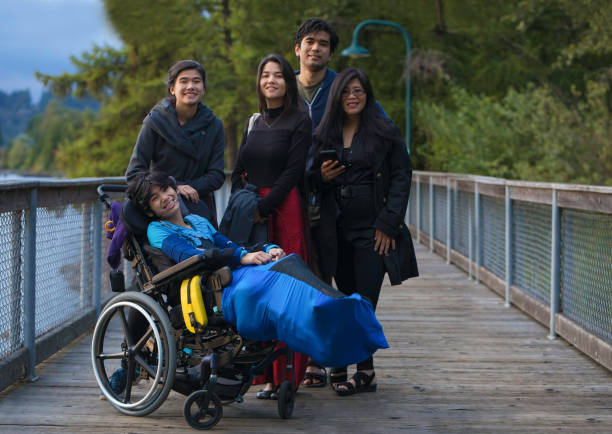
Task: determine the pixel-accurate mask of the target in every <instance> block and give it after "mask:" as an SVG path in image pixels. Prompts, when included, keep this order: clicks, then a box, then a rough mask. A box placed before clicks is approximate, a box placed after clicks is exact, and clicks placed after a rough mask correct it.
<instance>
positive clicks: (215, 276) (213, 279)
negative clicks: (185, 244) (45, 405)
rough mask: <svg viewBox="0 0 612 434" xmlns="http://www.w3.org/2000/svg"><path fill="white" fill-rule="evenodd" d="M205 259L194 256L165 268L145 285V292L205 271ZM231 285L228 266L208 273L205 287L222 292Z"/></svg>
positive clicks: (202, 256)
mask: <svg viewBox="0 0 612 434" xmlns="http://www.w3.org/2000/svg"><path fill="white" fill-rule="evenodd" d="M206 262H207V258H205V257H204V255H195V256H192V257H191V258H189V259H185V260H184V261H181V262H179V263H178V264H176V265H173V266H171V267H170V268H166V269H165V270H164V271H162V272H160V273H157V274H156V275H155V276H153V278H152V279H151V281H150V282H148V283H146V284H145V288H144V289H145V290H146V289H150V288H152V287H154V286H159V285H163V284H166V283H168V282H171V281H174V280H178V279H183V278H186V277H189V276H193V275H194V274H197V273H198V272H200V271H202V270H203V269H205V268H206V267H205V264H206ZM230 283H232V270H231V269H230V268H229V267H228V266H224V267H221V268H219V269H217V270H215V271H213V272H211V273H210V276H209V277H208V279H207V282H206V284H207V287H208V288H209V289H211V290H213V291H215V292H218V291H220V290H222V289H223V288H224V287H226V286H228V285H229V284H230Z"/></svg>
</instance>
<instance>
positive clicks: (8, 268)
mask: <svg viewBox="0 0 612 434" xmlns="http://www.w3.org/2000/svg"><path fill="white" fill-rule="evenodd" d="M103 183H118V184H124V183H125V178H123V177H116V178H84V179H74V180H58V179H51V178H48V179H47V178H38V179H36V180H24V179H20V180H10V181H0V372H1V373H2V375H0V390H2V389H4V388H5V387H7V386H8V385H10V384H12V383H13V382H15V381H16V380H18V379H20V378H26V379H29V380H35V379H36V373H35V366H36V364H37V363H39V362H41V361H42V360H44V359H46V358H47V357H49V356H50V355H52V354H54V353H55V352H56V351H58V350H59V349H61V348H62V347H64V346H65V345H67V344H69V343H70V342H72V341H73V340H74V339H75V338H76V337H78V336H79V335H81V334H83V333H85V332H87V331H89V329H90V328H91V327H92V326H93V324H94V323H95V320H96V317H97V314H98V313H99V312H100V308H101V305H102V302H103V300H104V299H105V298H107V297H109V296H110V295H111V293H110V288H109V282H108V279H107V278H105V276H108V272H109V271H110V269H109V267H108V265H107V262H106V260H103V258H105V252H106V249H107V248H108V240H107V239H106V238H105V237H103V236H102V232H103V229H102V228H103V221H104V220H105V219H106V216H107V212H106V210H103V207H102V204H101V202H100V201H99V200H97V195H96V188H97V186H98V185H100V184H103ZM229 191H230V183H229V176H226V182H225V184H224V185H223V187H222V188H221V189H220V190H218V191H217V192H215V198H216V201H217V213H218V215H219V216H221V215H222V214H223V210H224V209H225V206H226V204H227V201H228V199H229ZM130 271H131V270H130V266H129V264H128V263H127V262H125V263H124V272H125V273H126V281H129V278H130V277H129V276H130Z"/></svg>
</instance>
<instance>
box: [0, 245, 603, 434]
mask: <svg viewBox="0 0 612 434" xmlns="http://www.w3.org/2000/svg"><path fill="white" fill-rule="evenodd" d="M416 248H417V255H418V261H419V268H420V272H421V277H419V278H417V279H411V280H408V281H406V282H404V284H402V285H400V286H394V287H391V286H389V285H388V284H385V286H384V287H383V291H382V294H381V298H380V302H379V307H378V311H377V316H378V318H379V320H380V322H381V323H382V325H383V327H384V329H385V333H386V336H387V339H388V341H389V344H390V345H391V348H390V349H387V350H383V351H380V352H378V353H377V354H376V355H375V359H374V360H375V365H376V373H377V378H378V381H379V386H378V391H377V392H376V393H369V394H363V395H355V396H351V397H345V398H342V397H338V396H336V395H335V393H333V391H332V390H331V389H330V388H328V387H326V388H324V389H308V388H300V390H299V392H298V396H297V400H296V407H295V411H294V413H293V417H292V418H291V419H288V420H281V419H279V418H278V415H277V410H276V403H275V402H272V401H261V400H257V399H255V396H254V392H255V391H256V390H257V389H256V388H255V387H254V388H253V389H251V392H249V393H248V395H247V397H246V399H245V402H244V403H242V404H232V405H230V406H226V407H224V415H223V419H221V421H220V422H219V424H218V425H217V426H216V427H215V428H214V429H213V432H219V433H225V432H232V433H261V432H266V433H293V432H302V433H303V432H307V433H310V432H317V433H320V434H322V433H388V432H403V433H405V432H415V433H434V432H435V433H448V432H465V433H475V432H482V433H497V432H523V433H534V432H558V431H561V432H572V433H576V432H580V433H584V432H597V433H604V432H608V433H609V432H612V374H611V373H610V372H609V371H608V370H606V369H605V368H603V367H602V366H600V365H598V364H596V363H594V362H593V361H592V360H591V359H589V358H588V357H586V356H584V355H582V354H581V353H579V352H578V351H577V350H575V349H574V348H573V347H571V346H570V345H569V344H568V343H566V342H565V341H563V340H561V339H557V340H549V339H548V338H547V330H546V329H544V328H543V327H542V326H540V325H539V324H537V323H536V322H535V321H533V320H531V319H529V318H528V317H527V316H525V315H524V314H523V313H521V312H520V311H519V310H517V309H516V308H505V307H504V303H503V300H502V299H501V298H499V297H498V296H497V295H496V294H494V293H493V292H491V291H490V290H488V289H487V288H486V287H484V286H482V285H480V284H476V283H474V282H473V281H470V280H468V279H467V276H466V274H465V273H463V272H462V271H460V270H459V269H457V268H456V267H454V266H451V265H446V263H445V262H444V261H443V260H442V259H441V258H440V257H438V256H436V255H434V254H432V253H430V252H429V251H427V250H425V249H424V248H423V247H422V246H416ZM90 344H91V333H86V334H85V335H83V337H81V338H79V339H78V340H77V341H76V342H74V343H73V344H71V345H70V346H68V347H67V348H66V349H65V350H63V351H61V352H60V353H58V354H56V355H55V356H53V357H51V358H49V359H48V360H47V361H45V362H43V363H42V364H40V365H39V366H38V367H37V373H38V375H39V376H40V379H39V380H38V381H37V382H34V383H20V384H16V385H14V386H11V387H9V388H8V389H6V390H5V391H3V392H2V393H1V394H0V432H11V433H13V432H20V433H26V432H48V433H56V432H57V433H60V432H61V433H77V432H78V433H82V432H87V433H93V432H100V433H102V432H104V433H124V432H125V433H128V432H129V433H133V432H138V433H157V432H172V433H183V432H185V433H188V432H190V433H193V432H196V431H195V430H193V429H191V428H190V427H189V426H188V425H187V424H186V422H185V421H184V419H183V416H182V411H183V402H184V397H183V396H182V395H179V394H176V393H174V392H172V393H171V395H170V397H169V398H168V400H167V401H166V402H165V403H164V404H163V405H162V406H161V408H160V409H158V410H157V411H156V412H154V413H153V414H151V415H149V416H147V417H142V418H137V417H129V416H124V415H122V414H120V413H118V412H117V411H115V410H114V409H113V408H112V407H111V406H110V404H109V403H108V402H106V401H101V400H100V399H99V389H98V386H97V384H96V382H95V379H94V376H93V373H92V368H91V361H90V355H89V349H90ZM0 375H1V373H0Z"/></svg>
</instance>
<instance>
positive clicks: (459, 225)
mask: <svg viewBox="0 0 612 434" xmlns="http://www.w3.org/2000/svg"><path fill="white" fill-rule="evenodd" d="M453 197H454V200H453V201H452V205H453V211H452V217H453V219H452V225H453V228H452V231H451V232H452V234H453V240H452V248H453V249H455V250H456V251H458V252H459V253H461V254H462V255H464V256H468V255H469V253H470V252H469V248H470V244H469V243H470V240H469V233H470V228H469V222H470V213H472V210H473V209H474V196H473V195H472V194H470V193H467V192H465V191H457V190H455V191H454V192H453Z"/></svg>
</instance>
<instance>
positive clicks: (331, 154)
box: [319, 149, 344, 182]
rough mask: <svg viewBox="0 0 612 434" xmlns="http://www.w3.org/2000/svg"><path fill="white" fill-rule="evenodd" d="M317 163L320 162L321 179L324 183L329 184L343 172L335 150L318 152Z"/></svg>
mask: <svg viewBox="0 0 612 434" xmlns="http://www.w3.org/2000/svg"><path fill="white" fill-rule="evenodd" d="M319 161H320V162H321V178H323V181H324V182H329V181H331V180H332V179H334V178H335V177H336V176H338V175H340V174H341V173H342V172H344V166H342V165H340V161H339V158H338V153H337V152H336V150H335V149H324V150H322V151H320V152H319Z"/></svg>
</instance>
